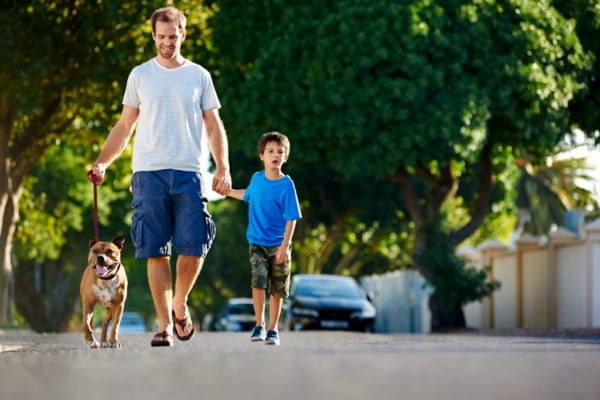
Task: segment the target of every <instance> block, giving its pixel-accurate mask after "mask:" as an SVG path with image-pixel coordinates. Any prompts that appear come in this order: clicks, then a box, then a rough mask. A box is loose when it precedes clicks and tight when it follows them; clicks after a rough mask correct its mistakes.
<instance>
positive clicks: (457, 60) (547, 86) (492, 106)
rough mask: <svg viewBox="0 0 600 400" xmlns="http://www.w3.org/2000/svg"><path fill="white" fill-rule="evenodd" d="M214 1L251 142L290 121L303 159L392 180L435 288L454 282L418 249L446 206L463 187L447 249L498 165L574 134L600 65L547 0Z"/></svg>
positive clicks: (475, 210) (231, 88)
mask: <svg viewBox="0 0 600 400" xmlns="http://www.w3.org/2000/svg"><path fill="white" fill-rule="evenodd" d="M219 6H220V9H221V11H220V13H218V14H217V15H216V16H215V19H216V22H215V23H214V29H215V30H214V40H215V44H216V46H217V51H218V53H219V54H220V55H221V57H223V60H224V68H223V71H222V73H221V79H222V82H223V83H222V84H223V85H224V86H226V87H227V89H226V96H227V97H226V100H225V104H228V103H235V107H234V108H230V109H228V110H226V111H224V113H223V115H224V118H226V120H228V121H233V124H234V126H235V128H236V130H237V131H239V132H244V133H243V135H245V136H244V139H246V138H247V137H248V136H247V135H254V136H255V135H256V134H257V132H261V131H264V130H268V129H276V128H280V127H281V129H285V130H286V131H287V132H288V133H289V134H290V136H291V140H292V143H293V146H294V149H295V150H294V151H295V152H297V153H300V154H301V158H300V160H299V161H298V162H299V163H301V164H302V167H303V168H311V169H314V170H315V171H319V170H320V169H323V168H325V166H326V167H327V168H329V169H331V170H332V171H333V172H334V174H338V175H339V176H340V177H341V180H342V181H345V182H353V183H355V182H359V181H384V182H385V181H387V182H388V183H390V184H393V185H395V187H396V190H397V193H398V194H399V196H400V197H401V198H402V204H399V203H398V204H397V205H396V209H401V208H404V209H406V210H407V214H408V215H409V217H410V220H411V222H412V223H413V224H414V228H415V229H414V231H415V245H414V252H413V257H412V261H413V263H414V265H415V266H416V267H417V268H418V269H419V271H420V272H421V273H422V274H423V276H424V277H425V278H426V279H427V280H428V281H429V282H430V283H432V284H433V286H434V288H436V289H440V288H442V287H448V286H450V287H452V285H447V284H446V283H448V282H447V280H446V278H445V276H447V275H446V274H442V273H440V272H439V271H438V272H436V271H435V268H433V267H432V266H433V265H434V264H436V263H434V262H433V261H432V260H430V259H429V260H425V259H423V258H422V257H421V256H422V255H423V254H426V252H427V250H428V248H429V246H431V245H432V242H431V240H432V239H433V238H434V237H435V240H440V237H439V231H438V230H437V229H435V228H434V227H432V225H436V224H440V223H442V220H443V218H444V216H443V213H442V209H443V206H444V204H445V202H446V201H447V200H448V199H450V198H453V197H455V196H457V195H460V196H461V197H462V200H463V203H464V206H465V208H466V211H467V214H468V215H469V218H467V219H465V222H464V225H462V226H459V227H457V228H456V229H453V230H447V231H446V232H445V235H446V237H447V240H448V241H449V243H451V244H452V246H450V247H451V248H453V247H454V246H455V245H457V244H459V243H460V242H462V241H463V240H464V239H466V238H468V237H469V236H470V235H472V234H473V233H474V232H475V231H476V229H477V228H478V227H479V226H481V223H482V222H483V220H484V218H485V216H486V215H487V213H489V211H490V209H491V205H492V199H493V194H494V191H495V190H497V189H496V188H497V187H498V185H501V184H502V183H503V182H498V181H497V180H496V176H497V175H498V173H499V172H501V171H503V169H505V168H506V166H507V165H510V164H512V163H513V162H514V159H515V156H516V155H518V154H520V153H525V154H529V155H535V156H540V157H541V156H544V155H546V154H548V153H549V152H551V151H552V149H553V148H554V146H555V145H556V144H557V143H558V142H559V140H560V139H561V138H562V137H563V136H564V135H565V133H566V132H568V130H569V127H570V125H569V122H570V121H569V109H568V106H569V104H570V101H571V100H573V99H574V98H575V96H576V95H577V94H578V93H579V92H580V91H582V90H583V89H584V88H585V87H586V84H585V78H586V77H587V74H588V73H589V71H590V69H591V63H592V56H591V54H590V53H588V52H586V51H584V49H583V47H582V45H581V43H580V41H579V38H578V37H577V34H576V32H575V21H573V20H567V19H566V18H565V17H564V16H563V15H562V14H560V13H559V12H558V11H557V10H556V9H555V8H553V7H552V3H551V2H549V1H539V2H530V1H523V0H487V1H458V0H437V1H436V0H434V1H429V0H428V1H425V0H422V1H419V0H417V1H414V0H411V1H397V2H383V1H382V2H374V1H370V0H353V1H330V2H327V3H322V2H320V1H316V0H315V1H306V2H303V3H302V4H289V3H287V2H282V1H276V0H274V1H266V2H263V3H261V4H260V5H259V4H256V3H252V4H249V5H248V7H243V8H240V7H235V6H234V4H233V2H231V1H227V0H224V1H221V2H219ZM265 16H267V19H266V21H268V22H265V18H264V17H265ZM229 20H237V21H243V23H240V24H227V23H226V21H229ZM232 43H235V45H232ZM240 93H244V95H243V96H240V95H239V94H240ZM239 140H242V139H239ZM320 177H321V176H320V175H318V174H315V175H313V183H312V184H313V185H314V186H318V183H317V182H315V180H316V179H315V178H320ZM463 182H469V183H471V184H470V185H467V187H468V188H469V189H470V190H468V191H465V190H464V189H465V186H462V183H463ZM372 197H373V196H372ZM432 232H435V235H433V234H432ZM448 256H449V255H448V254H440V257H442V258H444V257H448ZM427 264H429V266H428V265H427ZM441 264H443V261H442V262H441ZM429 267H432V268H429ZM457 289H458V288H457V287H454V289H451V290H454V291H456V290H457ZM482 293H483V292H482ZM447 294H448V293H447ZM483 294H485V293H483ZM446 298H448V297H447V296H446ZM464 301H466V299H464V298H463V299H458V300H457V301H456V302H455V303H459V304H460V303H464Z"/></svg>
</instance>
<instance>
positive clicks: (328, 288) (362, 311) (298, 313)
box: [285, 274, 375, 332]
mask: <svg viewBox="0 0 600 400" xmlns="http://www.w3.org/2000/svg"><path fill="white" fill-rule="evenodd" d="M285 318H286V326H287V327H288V328H289V329H290V330H302V329H337V330H355V331H365V332H373V331H374V325H375V307H374V306H373V304H372V303H371V301H370V300H369V298H368V296H367V294H366V293H365V291H364V289H363V288H362V287H361V286H360V285H359V284H358V283H357V282H356V281H355V280H354V279H353V278H351V277H348V276H339V275H313V274H299V275H294V276H293V277H292V282H291V286H290V296H289V298H288V299H286V302H285Z"/></svg>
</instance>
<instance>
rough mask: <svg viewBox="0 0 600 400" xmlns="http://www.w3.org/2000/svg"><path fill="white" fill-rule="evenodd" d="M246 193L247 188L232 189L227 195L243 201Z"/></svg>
mask: <svg viewBox="0 0 600 400" xmlns="http://www.w3.org/2000/svg"><path fill="white" fill-rule="evenodd" d="M244 194H246V189H231V190H230V191H229V193H227V196H229V197H233V198H234V199H238V200H242V201H243V200H244Z"/></svg>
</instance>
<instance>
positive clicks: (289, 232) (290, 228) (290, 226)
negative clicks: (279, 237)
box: [275, 219, 296, 264]
mask: <svg viewBox="0 0 600 400" xmlns="http://www.w3.org/2000/svg"><path fill="white" fill-rule="evenodd" d="M295 229H296V220H295V219H293V220H290V221H288V222H287V223H286V224H285V235H284V236H283V241H282V242H281V245H280V246H279V248H278V249H277V253H276V254H275V262H277V263H279V264H283V263H284V262H286V261H287V257H288V249H289V248H290V246H291V245H292V237H293V236H294V230H295Z"/></svg>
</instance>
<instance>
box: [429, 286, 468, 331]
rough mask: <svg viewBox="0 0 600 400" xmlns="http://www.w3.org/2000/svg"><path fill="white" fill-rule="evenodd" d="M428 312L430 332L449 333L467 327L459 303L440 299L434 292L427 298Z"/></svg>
mask: <svg viewBox="0 0 600 400" xmlns="http://www.w3.org/2000/svg"><path fill="white" fill-rule="evenodd" d="M429 310H430V311H431V331H432V332H449V331H454V330H461V329H465V328H466V327H467V324H466V321H465V313H464V311H463V309H462V305H461V304H460V303H453V302H451V301H450V300H449V299H442V298H440V297H439V296H436V295H435V292H434V293H433V294H432V295H431V297H430V298H429Z"/></svg>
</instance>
